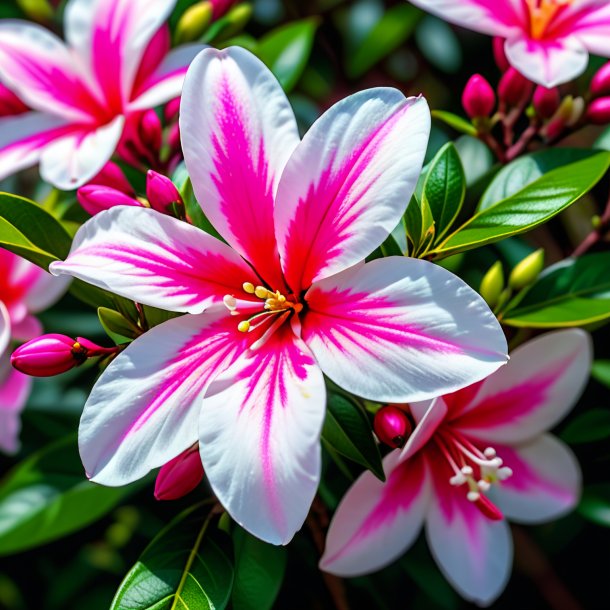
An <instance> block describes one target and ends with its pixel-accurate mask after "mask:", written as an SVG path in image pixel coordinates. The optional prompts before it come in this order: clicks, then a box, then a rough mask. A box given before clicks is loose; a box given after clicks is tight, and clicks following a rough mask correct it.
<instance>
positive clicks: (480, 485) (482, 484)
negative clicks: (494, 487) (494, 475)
mask: <svg viewBox="0 0 610 610" xmlns="http://www.w3.org/2000/svg"><path fill="white" fill-rule="evenodd" d="M477 487H478V488H479V489H480V490H481V491H489V489H490V488H491V484H490V483H489V481H485V480H484V479H481V480H480V481H477Z"/></svg>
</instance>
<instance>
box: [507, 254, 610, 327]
mask: <svg viewBox="0 0 610 610" xmlns="http://www.w3.org/2000/svg"><path fill="white" fill-rule="evenodd" d="M609 266H610V253H608V252H601V253H596V254H587V255H585V256H582V257H580V258H577V259H566V260H565V261H562V262H560V263H558V264H556V265H553V266H552V267H549V268H548V269H546V271H544V273H542V274H541V275H540V277H539V278H538V280H537V281H536V283H535V284H534V285H533V286H532V287H531V288H530V289H529V290H528V291H527V293H525V295H524V297H523V298H522V299H520V300H519V302H518V303H516V304H515V305H513V306H510V307H509V308H508V309H507V310H506V311H505V312H504V314H503V319H502V322H503V323H504V324H508V325H509V326H522V327H532V328H553V327H561V326H583V325H585V324H591V323H592V322H599V321H601V320H605V319H607V318H610V276H609V275H608V269H609V268H610V267H609Z"/></svg>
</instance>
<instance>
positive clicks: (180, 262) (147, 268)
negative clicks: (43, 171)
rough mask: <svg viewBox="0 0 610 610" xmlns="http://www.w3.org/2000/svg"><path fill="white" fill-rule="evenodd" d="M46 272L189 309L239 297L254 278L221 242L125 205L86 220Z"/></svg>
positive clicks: (198, 310) (160, 304) (152, 302)
mask: <svg viewBox="0 0 610 610" xmlns="http://www.w3.org/2000/svg"><path fill="white" fill-rule="evenodd" d="M50 270H51V272H52V273H53V274H55V275H63V274H67V275H71V276H73V277H77V278H79V279H81V280H84V281H86V282H88V283H90V284H93V285H94V286H98V287H100V288H104V289H106V290H110V292H114V293H115V294H118V295H121V296H124V297H126V298H128V299H132V300H134V301H137V302H138V303H143V304H145V305H152V306H153V307H160V308H161V309H167V310H169V311H188V312H190V313H201V312H202V311H203V310H204V309H206V308H207V307H209V306H210V305H213V304H214V303H222V298H223V297H224V296H225V295H226V294H234V295H238V294H239V293H240V292H243V290H242V288H241V286H242V284H243V283H244V282H252V283H254V282H256V275H255V274H254V273H253V272H252V270H251V269H250V267H249V266H248V265H247V264H246V263H245V262H244V261H243V260H242V259H241V258H240V257H239V256H238V255H237V254H236V253H235V252H234V251H233V250H231V248H230V247H229V246H227V245H226V244H223V243H222V242H221V241H219V240H217V239H215V238H214V237H211V236H210V235H208V234H207V233H205V232H203V231H201V230H200V229H197V228H196V227H193V226H192V225H189V224H187V223H185V222H182V221H180V220H176V219H175V218H172V217H170V216H165V215H164V214H159V213H158V212H156V211H155V210H150V209H145V208H136V207H133V208H132V207H129V206H117V207H115V208H113V209H111V210H107V211H105V212H100V213H99V214H96V215H95V216H94V217H93V218H92V219H91V220H89V221H88V222H86V223H85V224H84V225H83V226H82V227H81V228H80V229H79V231H78V233H77V234H76V237H75V238H74V241H73V243H72V249H71V251H70V254H69V255H68V258H67V259H66V261H64V262H55V263H52V264H51V267H50ZM244 296H247V295H246V294H245V293H244ZM225 311H226V310H225ZM227 313H228V311H227Z"/></svg>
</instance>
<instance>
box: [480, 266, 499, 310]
mask: <svg viewBox="0 0 610 610" xmlns="http://www.w3.org/2000/svg"><path fill="white" fill-rule="evenodd" d="M502 290H504V271H503V269H502V263H501V262H500V261H496V262H495V263H494V264H493V265H492V266H491V267H490V268H489V270H488V271H487V273H486V274H485V275H484V276H483V279H482V280H481V287H480V288H479V293H480V294H481V296H482V297H483V298H484V299H485V302H486V303H487V304H488V305H489V306H490V307H495V306H496V305H497V304H498V300H499V298H500V295H501V294H502Z"/></svg>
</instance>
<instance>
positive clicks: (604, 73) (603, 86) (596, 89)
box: [590, 61, 610, 97]
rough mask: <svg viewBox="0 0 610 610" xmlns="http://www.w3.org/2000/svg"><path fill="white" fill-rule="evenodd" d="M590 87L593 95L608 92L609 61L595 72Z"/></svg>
mask: <svg viewBox="0 0 610 610" xmlns="http://www.w3.org/2000/svg"><path fill="white" fill-rule="evenodd" d="M590 89H591V94H592V95H593V96H594V97H599V96H600V95H608V94H610V61H609V62H608V63H606V64H604V65H603V66H602V67H601V68H600V69H599V70H598V71H597V72H596V73H595V76H594V77H593V79H592V80H591V87H590Z"/></svg>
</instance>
